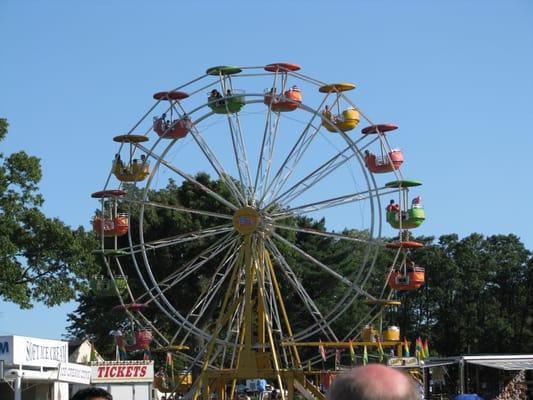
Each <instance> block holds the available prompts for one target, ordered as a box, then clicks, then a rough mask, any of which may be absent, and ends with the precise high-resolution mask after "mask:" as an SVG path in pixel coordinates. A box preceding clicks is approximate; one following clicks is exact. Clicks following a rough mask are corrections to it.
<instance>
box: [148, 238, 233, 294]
mask: <svg viewBox="0 0 533 400" xmlns="http://www.w3.org/2000/svg"><path fill="white" fill-rule="evenodd" d="M232 236H233V237H234V233H233V232H230V233H229V234H228V235H226V236H224V237H222V238H220V239H219V240H218V241H216V242H215V243H213V245H211V246H209V247H207V248H206V249H204V250H203V251H202V252H200V253H199V254H197V255H196V256H195V257H194V258H193V259H192V260H190V261H189V262H187V263H185V264H184V265H183V266H182V267H181V268H179V269H178V270H177V271H175V272H173V273H172V274H170V275H169V276H167V277H166V278H164V279H162V280H161V281H160V282H159V284H158V287H159V289H160V291H158V293H156V294H153V295H152V297H153V298H152V299H151V300H149V302H151V301H153V300H155V299H157V298H158V297H160V296H162V295H163V294H164V293H165V292H167V291H168V290H170V289H172V288H173V287H175V286H176V285H177V284H178V283H179V282H181V281H182V280H183V279H185V278H186V277H187V276H189V275H191V274H192V273H194V272H196V271H197V270H198V269H200V268H201V267H202V266H204V265H205V264H206V263H208V262H209V261H211V260H212V259H213V258H215V257H216V256H217V255H219V254H220V253H221V252H223V251H224V250H225V249H227V248H228V247H230V246H231V245H233V244H235V242H236V241H237V239H236V238H235V237H234V238H233V240H231V238H232ZM154 289H155V287H153V288H151V290H150V291H149V292H148V293H150V292H152V291H154ZM148 293H145V294H143V295H142V296H141V297H139V299H138V300H139V301H140V300H141V299H142V298H143V297H145V296H147V295H148Z"/></svg>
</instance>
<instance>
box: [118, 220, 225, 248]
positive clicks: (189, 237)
mask: <svg viewBox="0 0 533 400" xmlns="http://www.w3.org/2000/svg"><path fill="white" fill-rule="evenodd" d="M227 232H233V225H231V224H224V225H219V226H216V227H213V228H210V229H200V230H197V231H192V232H187V233H183V234H181V235H176V236H171V237H168V238H163V239H158V240H153V241H150V242H143V243H140V244H136V245H133V246H130V247H129V249H130V254H135V253H144V252H146V251H150V250H156V249H160V248H164V247H169V246H176V245H180V244H183V243H187V242H191V241H193V240H199V239H206V238H209V237H212V236H218V235H221V234H223V233H227ZM123 250H126V248H125V249H123Z"/></svg>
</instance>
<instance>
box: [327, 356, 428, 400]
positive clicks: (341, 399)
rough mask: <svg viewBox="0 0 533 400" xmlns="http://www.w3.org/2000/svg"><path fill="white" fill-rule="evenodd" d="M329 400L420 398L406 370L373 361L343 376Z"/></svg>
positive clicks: (330, 391)
mask: <svg viewBox="0 0 533 400" xmlns="http://www.w3.org/2000/svg"><path fill="white" fill-rule="evenodd" d="M326 398H327V400H419V399H420V395H419V394H418V392H417V390H416V387H415V385H414V382H413V380H412V379H411V378H410V377H409V376H408V375H406V374H404V373H403V372H400V371H398V370H395V369H392V368H389V367H385V366H384V365H381V364H370V365H367V366H365V367H359V368H355V369H352V370H351V371H350V372H346V373H344V374H341V375H339V376H338V377H337V378H336V379H335V380H334V381H333V384H332V385H331V388H330V389H329V391H328V394H327V396H326Z"/></svg>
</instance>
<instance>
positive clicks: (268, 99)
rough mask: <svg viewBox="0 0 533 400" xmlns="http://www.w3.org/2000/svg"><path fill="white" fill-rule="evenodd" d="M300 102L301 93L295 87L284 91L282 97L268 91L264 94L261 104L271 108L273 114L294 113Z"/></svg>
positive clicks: (273, 90) (271, 90)
mask: <svg viewBox="0 0 533 400" xmlns="http://www.w3.org/2000/svg"><path fill="white" fill-rule="evenodd" d="M301 102H302V92H301V90H300V89H299V88H298V87H297V86H293V87H291V88H290V89H289V90H286V91H285V92H284V93H283V95H282V94H281V93H280V94H276V93H275V89H270V90H269V91H267V92H266V93H265V96H264V99H263V103H265V104H266V105H267V106H270V107H271V108H272V111H275V112H286V111H294V110H296V109H297V108H298V107H299V106H300V103H301Z"/></svg>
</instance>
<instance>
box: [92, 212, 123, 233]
mask: <svg viewBox="0 0 533 400" xmlns="http://www.w3.org/2000/svg"><path fill="white" fill-rule="evenodd" d="M93 230H94V232H95V233H96V234H97V235H98V236H101V235H102V233H103V234H104V237H113V236H123V235H125V234H126V233H128V215H127V214H117V216H116V217H114V218H102V217H101V216H99V215H96V216H95V217H94V219H93Z"/></svg>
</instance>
